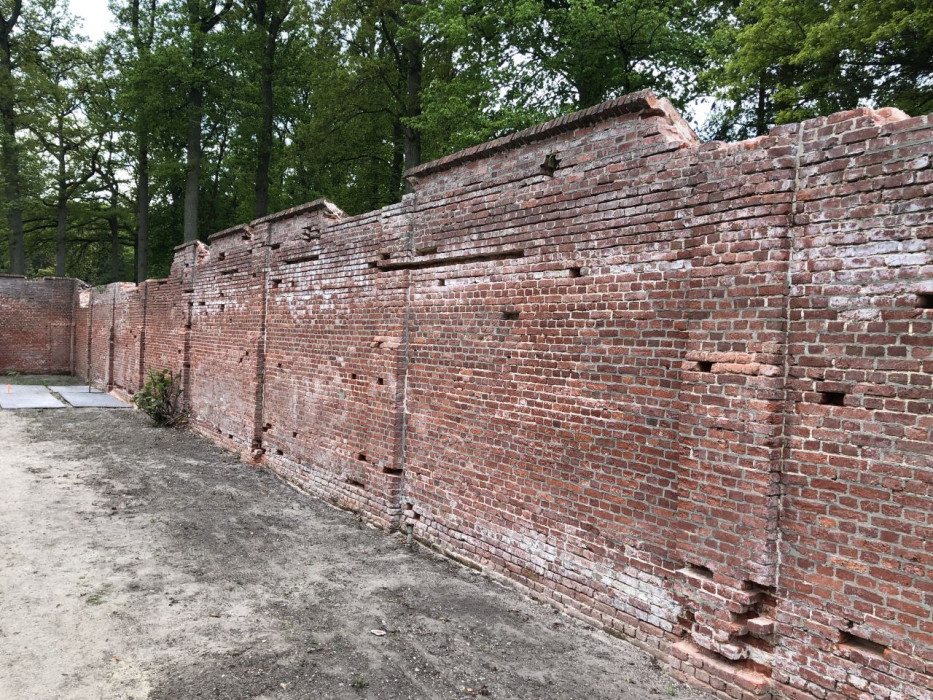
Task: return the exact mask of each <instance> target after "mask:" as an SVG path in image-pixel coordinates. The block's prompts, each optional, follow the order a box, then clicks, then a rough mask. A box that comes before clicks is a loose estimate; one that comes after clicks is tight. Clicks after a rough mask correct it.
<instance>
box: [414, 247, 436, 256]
mask: <svg viewBox="0 0 933 700" xmlns="http://www.w3.org/2000/svg"><path fill="white" fill-rule="evenodd" d="M436 253H437V246H436V245H431V246H427V247H426V248H418V250H416V251H415V255H434V254H436Z"/></svg>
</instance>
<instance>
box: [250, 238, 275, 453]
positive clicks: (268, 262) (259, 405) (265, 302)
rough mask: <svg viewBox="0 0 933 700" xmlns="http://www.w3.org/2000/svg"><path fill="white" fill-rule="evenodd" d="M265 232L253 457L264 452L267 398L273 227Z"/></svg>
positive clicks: (257, 350)
mask: <svg viewBox="0 0 933 700" xmlns="http://www.w3.org/2000/svg"><path fill="white" fill-rule="evenodd" d="M265 233H266V236H265V243H264V244H263V246H262V253H263V260H262V270H261V271H260V273H259V274H261V275H262V284H261V285H260V286H259V288H260V290H261V291H260V297H259V308H260V312H259V314H260V315H259V338H258V340H257V342H256V374H255V383H256V397H255V401H254V406H255V412H254V414H253V439H252V445H251V448H250V449H251V451H252V452H251V454H252V455H253V459H260V458H261V457H262V455H263V452H264V448H263V444H262V434H263V429H262V428H263V409H264V406H263V401H264V400H265V397H264V387H265V382H266V339H267V333H268V324H267V322H266V319H267V318H268V316H269V271H270V268H271V266H272V227H271V226H269V225H266V231H265Z"/></svg>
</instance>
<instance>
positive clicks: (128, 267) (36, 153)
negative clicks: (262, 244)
mask: <svg viewBox="0 0 933 700" xmlns="http://www.w3.org/2000/svg"><path fill="white" fill-rule="evenodd" d="M111 9H112V12H113V13H114V24H115V28H114V29H113V31H111V32H110V33H109V34H108V35H107V36H106V37H105V38H103V39H102V40H100V41H99V42H96V43H92V42H90V41H88V40H87V39H85V38H83V37H82V36H80V34H79V33H78V29H77V27H76V22H75V19H74V18H73V17H72V16H71V14H70V13H69V11H68V7H67V2H65V1H64V0H57V1H56V0H0V209H2V212H0V213H2V216H0V236H3V237H4V238H5V240H6V241H7V245H5V246H0V269H6V270H9V271H11V272H13V273H16V274H28V275H31V276H40V275H53V274H54V275H69V276H76V277H80V278H82V279H84V280H85V281H87V282H90V283H95V284H97V283H104V282H110V281H116V280H142V279H145V278H146V277H158V276H162V275H165V274H166V273H167V271H168V267H169V265H170V264H171V259H172V253H173V248H174V246H175V245H177V244H179V243H181V242H182V241H184V240H194V239H195V238H197V237H206V236H207V235H208V234H210V233H211V232H212V231H216V230H220V229H223V228H226V227H229V226H232V225H234V224H237V223H240V222H243V221H248V220H250V219H252V218H254V217H257V216H262V215H264V214H266V213H269V212H272V211H276V210H279V209H283V208H286V207H289V206H293V205H295V204H298V203H301V202H304V201H309V200H311V199H314V198H317V197H327V198H329V199H331V200H333V201H334V202H336V203H337V204H338V205H339V206H340V207H341V208H343V209H344V210H346V211H348V212H349V213H360V212H365V211H368V210H372V209H375V208H378V207H381V206H384V205H386V204H390V203H392V202H396V201H398V200H399V199H400V198H401V197H402V196H403V195H404V193H405V182H404V178H403V174H404V172H405V170H406V169H408V168H410V167H413V166H415V165H418V164H419V163H421V162H424V161H427V160H430V159H434V158H438V157H441V156H443V155H446V154H448V153H451V152H453V151H456V150H459V149H461V148H465V147H468V146H471V145H474V144H477V143H480V142H482V141H485V140H488V139H491V138H495V137H498V136H502V135H505V134H508V133H510V132H513V131H515V130H518V129H521V128H524V127H526V126H529V125H531V124H534V123H536V122H539V121H541V120H544V119H548V118H551V117H555V116H559V115H560V114H563V113H566V112H569V111H573V110H575V109H579V108H583V107H588V106H590V105H593V104H597V103H599V102H601V101H603V100H606V99H610V98H612V97H615V96H618V95H621V94H624V93H627V92H632V91H635V90H640V89H644V88H651V89H653V90H654V91H655V92H656V93H658V94H660V95H664V96H666V97H668V98H669V99H671V101H672V102H673V103H674V104H675V105H676V106H677V107H678V108H680V109H681V110H682V111H683V113H684V114H685V116H686V117H687V118H688V120H692V123H693V125H694V127H695V128H696V129H697V130H698V131H699V132H700V133H701V134H702V135H703V136H706V137H710V138H724V139H741V138H747V137H751V136H756V135H760V134H763V133H766V132H767V131H768V129H770V128H771V127H772V126H774V125H775V124H779V123H785V122H790V121H797V120H799V119H802V118H807V117H810V116H814V115H820V114H828V113H831V112H834V111H839V110H843V109H850V108H853V107H856V106H859V105H869V106H895V107H899V108H901V109H903V110H905V111H906V112H908V113H912V114H925V113H927V112H931V111H933V5H931V4H930V3H929V2H926V1H923V2H922V1H921V0H875V1H873V2H862V1H860V0H491V1H489V2H482V3H480V2H476V0H459V1H454V0H250V1H249V2H247V1H246V0H113V1H112V2H111Z"/></svg>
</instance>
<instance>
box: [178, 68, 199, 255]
mask: <svg viewBox="0 0 933 700" xmlns="http://www.w3.org/2000/svg"><path fill="white" fill-rule="evenodd" d="M203 102H204V88H203V87H202V86H201V85H194V86H192V87H191V89H190V90H189V91H188V143H187V167H188V177H187V178H186V180H185V216H184V224H183V226H182V228H183V230H184V232H185V243H190V242H191V241H196V240H198V197H199V195H200V193H201V192H200V182H201V118H202V116H203V115H202V104H203Z"/></svg>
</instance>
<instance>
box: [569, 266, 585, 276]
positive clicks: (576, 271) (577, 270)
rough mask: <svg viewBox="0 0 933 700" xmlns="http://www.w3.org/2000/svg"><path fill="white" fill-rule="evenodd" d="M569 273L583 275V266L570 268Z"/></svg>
mask: <svg viewBox="0 0 933 700" xmlns="http://www.w3.org/2000/svg"><path fill="white" fill-rule="evenodd" d="M567 275H568V276H569V277H581V276H582V275H583V268H580V267H571V268H568V270H567Z"/></svg>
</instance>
